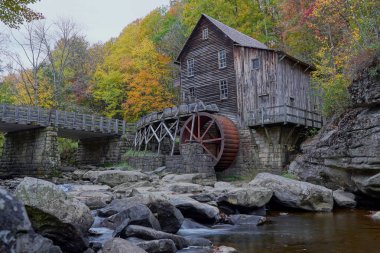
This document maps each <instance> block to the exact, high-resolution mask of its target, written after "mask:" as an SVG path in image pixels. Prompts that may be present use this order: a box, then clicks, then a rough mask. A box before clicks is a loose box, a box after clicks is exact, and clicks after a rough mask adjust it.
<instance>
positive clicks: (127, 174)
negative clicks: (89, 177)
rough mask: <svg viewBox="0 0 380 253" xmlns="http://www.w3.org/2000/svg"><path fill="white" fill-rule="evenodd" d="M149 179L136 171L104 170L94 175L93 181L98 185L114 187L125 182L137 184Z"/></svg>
mask: <svg viewBox="0 0 380 253" xmlns="http://www.w3.org/2000/svg"><path fill="white" fill-rule="evenodd" d="M147 179H149V177H148V176H147V175H146V174H143V173H141V172H138V171H125V170H106V171H101V172H100V173H98V174H97V175H96V179H95V181H96V182H97V183H100V184H105V185H109V186H111V187H115V186H117V185H120V184H123V183H126V182H138V181H142V180H147Z"/></svg>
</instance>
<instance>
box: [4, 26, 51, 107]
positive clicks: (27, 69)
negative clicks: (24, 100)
mask: <svg viewBox="0 0 380 253" xmlns="http://www.w3.org/2000/svg"><path fill="white" fill-rule="evenodd" d="M41 27H42V26H41V24H40V23H35V22H34V23H29V24H26V25H25V26H24V31H23V32H20V33H19V35H21V36H22V37H21V39H19V38H18V36H16V35H14V33H13V32H11V35H12V38H13V41H14V42H16V44H17V45H18V46H19V47H20V48H21V49H22V52H23V53H24V57H21V56H20V55H19V54H17V53H14V54H12V53H9V54H8V55H9V56H10V58H11V59H13V61H14V62H15V63H16V64H17V65H18V72H19V76H20V79H21V83H22V86H23V88H24V90H25V92H26V94H27V96H28V98H29V103H30V104H34V105H35V106H38V105H39V94H38V92H39V76H38V74H39V72H40V70H41V67H42V63H43V61H44V60H45V59H46V56H47V55H46V53H45V51H44V48H43V46H44V40H43V37H41V36H40V33H39V31H40V30H41Z"/></svg>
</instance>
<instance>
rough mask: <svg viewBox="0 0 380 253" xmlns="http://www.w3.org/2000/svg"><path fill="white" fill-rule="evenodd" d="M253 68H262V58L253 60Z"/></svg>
mask: <svg viewBox="0 0 380 253" xmlns="http://www.w3.org/2000/svg"><path fill="white" fill-rule="evenodd" d="M251 69H255V70H258V69H260V60H259V59H258V58H255V59H252V60H251Z"/></svg>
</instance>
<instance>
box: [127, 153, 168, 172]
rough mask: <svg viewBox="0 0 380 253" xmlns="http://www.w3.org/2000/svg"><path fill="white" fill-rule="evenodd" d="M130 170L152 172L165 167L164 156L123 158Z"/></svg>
mask: <svg viewBox="0 0 380 253" xmlns="http://www.w3.org/2000/svg"><path fill="white" fill-rule="evenodd" d="M125 160H126V161H127V162H128V165H130V166H131V167H132V168H135V169H140V170H142V171H153V170H155V169H157V168H159V167H162V166H165V156H164V155H157V156H128V157H126V158H125Z"/></svg>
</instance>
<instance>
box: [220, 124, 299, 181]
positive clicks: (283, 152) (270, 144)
mask: <svg viewBox="0 0 380 253" xmlns="http://www.w3.org/2000/svg"><path fill="white" fill-rule="evenodd" d="M304 133H305V130H304V129H302V128H297V127H294V126H290V125H288V126H272V127H266V128H257V129H240V130H239V134H240V147H239V153H238V156H237V157H236V159H235V161H234V163H233V164H232V165H231V167H230V168H228V169H227V170H224V171H222V172H217V176H218V179H221V180H223V178H229V177H237V178H241V179H252V178H254V177H255V176H256V175H257V174H258V173H260V172H270V173H274V174H281V173H283V171H285V169H284V168H285V167H286V165H287V164H288V163H289V162H290V160H291V158H292V156H293V154H294V153H295V151H296V150H297V148H298V146H299V142H300V141H301V140H302V139H303V136H304Z"/></svg>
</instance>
